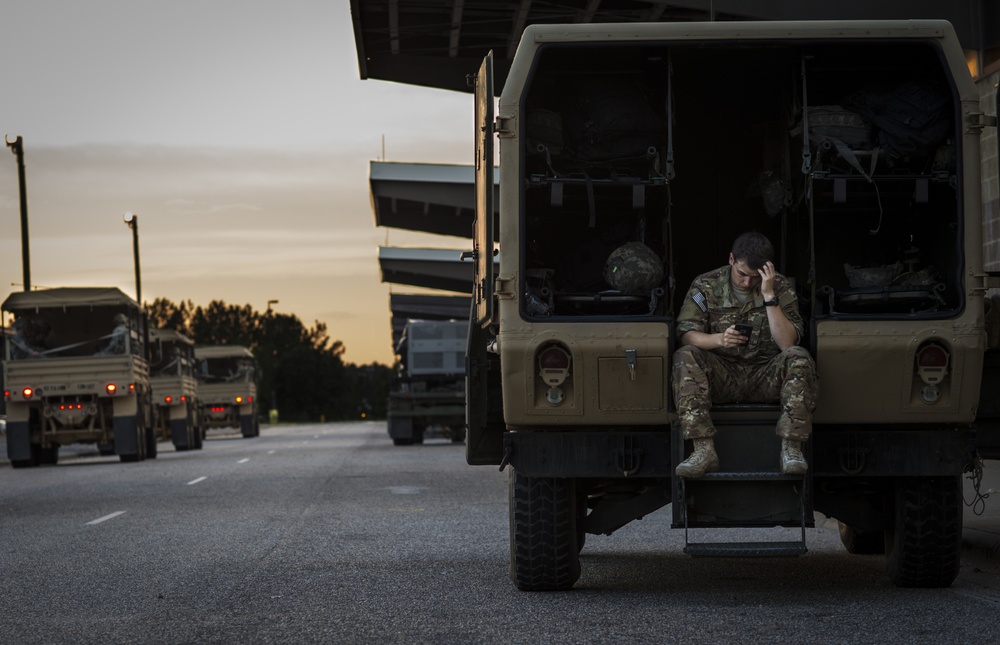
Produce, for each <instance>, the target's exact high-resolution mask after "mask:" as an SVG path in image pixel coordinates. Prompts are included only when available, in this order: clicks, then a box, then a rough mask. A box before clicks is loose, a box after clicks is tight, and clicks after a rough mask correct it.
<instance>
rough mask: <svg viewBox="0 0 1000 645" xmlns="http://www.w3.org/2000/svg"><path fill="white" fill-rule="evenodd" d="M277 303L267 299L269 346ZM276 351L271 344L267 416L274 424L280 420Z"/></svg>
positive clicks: (269, 344)
mask: <svg viewBox="0 0 1000 645" xmlns="http://www.w3.org/2000/svg"><path fill="white" fill-rule="evenodd" d="M276 304H278V301H277V300H268V301H267V313H266V314H265V315H266V318H267V335H268V339H267V340H268V343H267V344H268V346H271V338H270V336H271V327H272V322H271V305H276ZM276 351H277V350H275V349H274V347H273V346H271V356H270V361H268V362H269V363H270V365H268V371H269V372H270V373H269V374H268V378H269V379H270V380H271V410H270V411H269V412H268V415H267V416H268V419H269V420H270V422H271V424H272V425H273V424H275V423H277V422H278V388H277V385H276V383H275V378H274V377H275V367H276V366H277V363H278V359H277V358H276V357H275V352H276Z"/></svg>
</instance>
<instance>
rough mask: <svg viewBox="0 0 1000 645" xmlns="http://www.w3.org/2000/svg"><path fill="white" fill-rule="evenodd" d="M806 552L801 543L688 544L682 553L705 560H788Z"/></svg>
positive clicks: (804, 544)
mask: <svg viewBox="0 0 1000 645" xmlns="http://www.w3.org/2000/svg"><path fill="white" fill-rule="evenodd" d="M806 551H808V549H806V543H805V541H804V540H803V541H802V542H689V543H688V544H687V545H686V546H685V547H684V553H686V554H688V555H691V556H694V557H705V558H790V557H795V556H799V555H802V554H803V553H805V552H806Z"/></svg>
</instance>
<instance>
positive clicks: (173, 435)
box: [149, 329, 204, 451]
mask: <svg viewBox="0 0 1000 645" xmlns="http://www.w3.org/2000/svg"><path fill="white" fill-rule="evenodd" d="M149 341H150V350H149V355H150V356H149V360H150V377H149V382H150V389H151V390H152V393H153V403H154V406H153V407H154V420H153V427H154V428H155V429H156V436H157V438H158V439H162V440H165V441H170V442H172V443H173V444H174V449H175V450H178V451H184V450H199V449H201V447H202V445H203V443H202V440H203V439H204V437H203V434H202V429H201V421H200V413H201V411H200V410H199V408H198V380H197V379H196V378H195V375H194V373H195V362H196V361H195V357H194V341H193V340H191V339H190V338H188V337H187V336H185V335H184V334H181V333H180V332H177V331H174V330H173V329H152V330H150V332H149Z"/></svg>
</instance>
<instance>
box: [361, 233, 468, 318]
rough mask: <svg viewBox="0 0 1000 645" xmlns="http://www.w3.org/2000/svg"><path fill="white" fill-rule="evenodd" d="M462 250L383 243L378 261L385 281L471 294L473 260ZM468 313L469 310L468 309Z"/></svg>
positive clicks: (379, 250)
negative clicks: (386, 244) (404, 246)
mask: <svg viewBox="0 0 1000 645" xmlns="http://www.w3.org/2000/svg"><path fill="white" fill-rule="evenodd" d="M461 254H462V252H461V251H456V250H448V249H413V248H397V247H392V246H380V247H379V249H378V265H379V270H380V271H381V273H382V282H390V283H392V284H402V285H408V286H411V287H421V288H424V289H437V290H440V291H452V292H454V293H461V294H466V297H468V294H469V293H470V292H471V291H472V262H471V261H468V262H463V261H462V259H461ZM466 314H468V312H466Z"/></svg>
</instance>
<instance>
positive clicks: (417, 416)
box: [388, 320, 469, 446]
mask: <svg viewBox="0 0 1000 645" xmlns="http://www.w3.org/2000/svg"><path fill="white" fill-rule="evenodd" d="M468 326H469V325H468V322H466V321H463V320H408V321H407V322H406V326H405V328H404V329H403V335H402V337H401V338H400V339H399V343H398V344H397V347H396V355H397V356H398V357H399V363H398V372H397V374H396V377H395V378H394V379H393V381H392V385H391V387H390V390H389V414H388V427H389V436H390V437H392V441H393V443H394V444H395V445H397V446H404V445H410V444H413V443H422V442H423V440H424V437H425V436H431V434H434V435H436V436H440V437H445V438H449V439H451V440H452V441H453V442H456V443H457V442H461V441H464V440H465V343H466V333H467V332H468Z"/></svg>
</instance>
